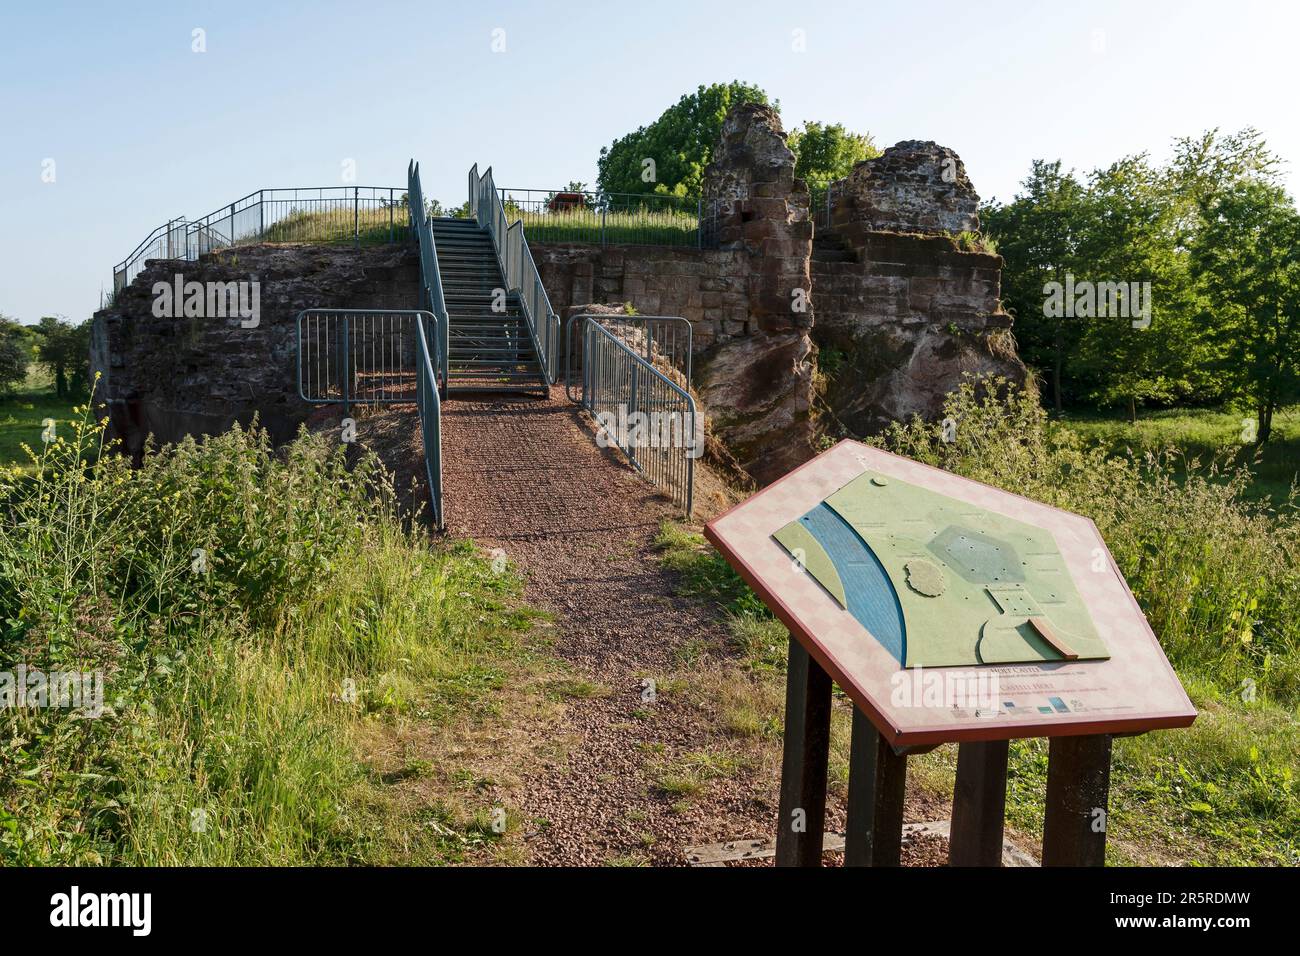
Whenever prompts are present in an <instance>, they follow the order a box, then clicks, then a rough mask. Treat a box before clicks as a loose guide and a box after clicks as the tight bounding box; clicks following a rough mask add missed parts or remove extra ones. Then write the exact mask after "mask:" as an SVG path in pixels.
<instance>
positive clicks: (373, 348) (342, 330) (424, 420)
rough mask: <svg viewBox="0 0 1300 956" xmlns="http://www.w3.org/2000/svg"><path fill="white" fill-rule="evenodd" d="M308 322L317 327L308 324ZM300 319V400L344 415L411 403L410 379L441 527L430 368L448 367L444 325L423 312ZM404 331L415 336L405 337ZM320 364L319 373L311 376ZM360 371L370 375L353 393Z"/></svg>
mask: <svg viewBox="0 0 1300 956" xmlns="http://www.w3.org/2000/svg"><path fill="white" fill-rule="evenodd" d="M313 319H315V320H316V322H317V324H316V325H315V326H314V327H309V326H307V325H306V323H308V322H311V321H312V320H313ZM322 320H323V321H324V323H325V326H324V329H323V330H322V329H321V328H320V325H319V322H320V321H322ZM332 320H333V321H334V322H335V323H336V324H333V325H331V321H332ZM404 320H409V323H410V325H409V326H408V325H407V321H404ZM297 321H298V338H297V343H298V344H297V353H298V356H297V361H298V397H299V398H301V399H302V400H303V401H304V402H308V403H310V404H314V405H324V404H341V405H342V406H343V410H344V414H345V415H346V414H348V412H349V410H350V408H351V406H352V405H354V404H357V405H381V404H409V403H410V401H411V392H410V387H411V380H412V378H414V381H415V404H416V408H417V409H418V412H419V417H420V436H421V441H422V442H423V445H424V468H425V476H426V478H427V479H428V482H429V502H430V505H431V507H432V508H433V520H434V524H435V525H436V526H437V527H438V528H442V527H443V526H444V525H443V519H444V514H443V496H442V400H441V396H440V395H439V394H438V392H439V388H438V375H437V372H436V371H435V370H436V369H440V368H445V367H446V364H445V355H446V351H445V346H444V344H443V343H445V341H446V337H445V332H444V330H445V327H446V326H445V323H443V322H440V321H439V319H438V317H437V316H436V315H434V314H433V313H432V312H430V311H428V310H425V309H418V310H412V309H303V310H302V311H301V312H299V313H298V320H297ZM411 326H413V329H411ZM322 331H323V332H324V335H323V340H324V341H323V344H322V342H321V339H322V335H321V332H322ZM408 331H413V332H414V335H413V336H411V337H410V338H408V336H407V333H408ZM412 339H413V340H414V341H413V343H412ZM358 343H360V344H359V345H358ZM313 344H315V348H314V349H313ZM412 344H413V348H410V347H409V346H411V345H412ZM322 352H323V353H324V355H323V356H322V354H321V353H322ZM412 353H413V356H412ZM313 358H314V359H315V361H313ZM412 358H413V361H412V360H411V359H412ZM317 365H319V366H320V369H322V370H323V372H324V374H320V371H319V370H318V371H317V372H316V373H315V374H313V373H312V372H311V371H309V370H308V369H309V367H315V366H317ZM362 370H364V374H366V375H369V376H371V379H370V384H369V385H368V386H367V387H366V388H364V389H361V388H359V387H358V383H360V382H361V380H362Z"/></svg>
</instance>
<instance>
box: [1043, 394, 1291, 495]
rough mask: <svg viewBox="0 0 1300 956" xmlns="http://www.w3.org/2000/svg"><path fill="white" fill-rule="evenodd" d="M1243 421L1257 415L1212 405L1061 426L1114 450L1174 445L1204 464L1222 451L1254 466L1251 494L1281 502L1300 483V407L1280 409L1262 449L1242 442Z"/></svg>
mask: <svg viewBox="0 0 1300 956" xmlns="http://www.w3.org/2000/svg"><path fill="white" fill-rule="evenodd" d="M1243 419H1246V420H1247V421H1249V422H1253V421H1254V419H1253V418H1249V417H1248V416H1245V415H1242V414H1240V413H1234V412H1229V411H1220V410H1213V409H1179V408H1176V409H1168V410H1164V411H1156V412H1144V413H1143V414H1142V416H1141V418H1139V419H1138V422H1137V424H1136V425H1130V424H1129V421H1128V419H1127V418H1125V417H1122V416H1118V415H1103V414H1100V413H1089V414H1079V413H1073V412H1072V413H1069V414H1067V415H1066V416H1065V417H1064V418H1062V419H1061V424H1062V425H1063V426H1064V427H1066V428H1069V429H1070V430H1071V431H1074V432H1076V433H1077V434H1079V435H1081V436H1082V437H1083V438H1085V439H1088V440H1090V441H1097V442H1099V443H1101V444H1102V445H1104V446H1105V447H1106V448H1107V449H1109V450H1110V451H1112V452H1117V453H1118V452H1122V451H1123V450H1124V449H1125V448H1126V447H1127V448H1132V449H1133V450H1134V451H1148V450H1159V449H1162V448H1169V447H1174V448H1177V449H1178V450H1179V451H1180V453H1182V454H1185V455H1186V456H1187V457H1189V458H1199V459H1200V460H1201V461H1202V462H1205V461H1208V460H1209V459H1210V458H1212V457H1214V456H1215V455H1218V456H1219V457H1220V458H1226V459H1227V460H1230V461H1232V462H1234V463H1237V464H1246V465H1249V467H1250V468H1251V471H1252V472H1253V474H1254V478H1253V481H1252V482H1251V486H1250V488H1249V489H1248V490H1247V493H1246V496H1247V497H1250V498H1264V497H1268V498H1271V499H1272V500H1273V501H1274V502H1275V503H1277V504H1280V503H1282V502H1283V501H1285V500H1286V497H1287V494H1288V492H1289V491H1290V488H1291V485H1292V484H1293V483H1295V482H1297V481H1300V406H1292V407H1290V408H1285V409H1281V410H1280V411H1278V413H1277V414H1276V415H1275V416H1274V419H1273V438H1272V440H1271V441H1270V442H1269V443H1268V444H1267V445H1265V446H1264V447H1263V448H1262V449H1259V450H1257V449H1256V448H1255V447H1254V445H1253V444H1252V443H1248V442H1243V441H1242V432H1243V427H1245V426H1244V424H1243Z"/></svg>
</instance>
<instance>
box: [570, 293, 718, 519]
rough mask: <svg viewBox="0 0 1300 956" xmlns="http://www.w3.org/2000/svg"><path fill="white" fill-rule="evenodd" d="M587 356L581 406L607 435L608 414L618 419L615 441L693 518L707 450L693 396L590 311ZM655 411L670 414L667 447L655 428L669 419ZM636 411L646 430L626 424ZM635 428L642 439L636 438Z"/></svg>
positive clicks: (585, 326)
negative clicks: (700, 462)
mask: <svg viewBox="0 0 1300 956" xmlns="http://www.w3.org/2000/svg"><path fill="white" fill-rule="evenodd" d="M600 318H606V317H605V316H601V317H600ZM583 356H584V361H583V367H582V399H581V405H582V407H583V408H585V409H586V410H587V412H588V413H589V414H590V415H591V416H592V417H593V418H595V419H596V421H597V423H598V424H600V425H601V430H602V432H603V434H604V435H605V436H606V437H607V438H608V437H610V434H611V427H610V425H611V422H610V419H611V418H613V419H614V427H613V429H612V438H613V441H612V444H613V445H614V446H615V447H617V448H618V449H619V450H620V451H621V452H623V454H624V456H625V457H626V458H627V460H628V462H629V463H630V464H631V465H632V467H633V468H635V469H636V470H637V471H638V472H640V473H641V474H642V475H643V476H644V477H645V478H646V479H647V480H649V481H650V482H651V484H654V485H656V486H658V487H661V488H665V489H667V490H668V491H669V493H670V495H671V497H672V498H673V500H674V501H681V502H682V503H683V505H684V508H685V512H686V517H687V518H689V517H690V516H691V512H692V511H693V509H694V500H695V459H696V458H698V457H699V456H700V455H701V454H702V453H703V451H704V449H703V443H702V441H701V435H702V432H703V429H702V427H701V426H702V424H703V421H702V419H701V418H700V417H699V411H698V409H697V408H696V406H695V399H694V398H692V397H691V393H690V392H689V391H687V390H686V389H684V388H682V387H681V386H680V385H678V384H677V383H676V382H674V381H673V380H672V379H670V378H669V377H668V376H667V375H665V374H664V373H663V372H661V371H660V370H659V369H657V368H655V367H654V365H653V364H651V363H650V362H649V361H647V360H646V359H644V358H642V357H641V356H640V355H638V354H637V353H636V352H635V351H633V349H632V348H631V347H630V346H629V345H628V344H627V343H626V342H624V341H623V340H622V339H621V338H619V336H617V335H615V334H614V332H613V331H611V330H610V329H608V328H606V327H605V326H604V325H602V324H600V322H598V321H596V317H592V316H588V317H587V320H586V322H585V323H584V324H583ZM587 358H590V361H587V360H586V359H587ZM655 414H658V415H659V416H665V415H666V416H668V418H667V419H666V423H667V427H668V432H669V442H668V444H667V446H666V447H665V446H664V445H663V444H662V443H660V442H658V441H656V440H655V438H654V434H655V432H656V430H658V429H662V428H663V427H664V424H663V423H664V422H665V419H663V418H660V419H656V418H654V417H653V416H654V415H655ZM633 415H641V416H644V419H645V420H646V421H647V422H648V432H649V434H648V436H647V432H646V431H644V430H642V429H641V428H640V426H635V427H634V428H633V429H632V431H628V430H627V429H625V427H624V426H625V424H626V423H629V422H630V421H631V418H632V416H633ZM602 418H603V419H604V421H602ZM674 421H675V422H678V423H680V426H679V428H678V429H677V431H676V437H677V438H678V439H680V443H678V444H674V443H673V442H674V435H673V429H672V423H673V422H674ZM657 423H658V424H657ZM632 432H635V434H636V435H637V436H638V441H636V442H634V441H633V440H632V438H631V434H632ZM642 436H646V437H649V439H650V442H649V444H648V445H642V444H641V443H640V441H639V439H640V438H641V437H642ZM661 437H662V434H661ZM646 449H648V452H647V451H646ZM674 452H676V454H674Z"/></svg>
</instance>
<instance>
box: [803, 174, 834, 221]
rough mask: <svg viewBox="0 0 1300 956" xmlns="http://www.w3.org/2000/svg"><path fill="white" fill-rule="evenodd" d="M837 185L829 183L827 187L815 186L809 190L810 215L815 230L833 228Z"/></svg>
mask: <svg viewBox="0 0 1300 956" xmlns="http://www.w3.org/2000/svg"><path fill="white" fill-rule="evenodd" d="M834 196H835V184H834V183H827V184H826V185H825V186H813V187H811V188H810V189H809V210H808V212H809V215H810V216H811V217H812V221H813V228H814V229H829V228H830V227H831V204H832V202H833V201H834Z"/></svg>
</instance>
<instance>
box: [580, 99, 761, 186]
mask: <svg viewBox="0 0 1300 956" xmlns="http://www.w3.org/2000/svg"><path fill="white" fill-rule="evenodd" d="M767 102H768V98H767V94H766V93H765V92H763V90H761V89H760V88H759V87H757V86H752V85H750V84H748V83H742V82H740V81H739V80H734V81H732V82H731V83H714V84H712V85H711V86H701V87H699V89H697V90H696V91H695V92H694V93H688V94H686V95H685V96H683V97H682V98H681V99H680V100H678V101H677V102H676V103H675V104H673V105H672V106H670V107H669V108H668V109H666V110H665V111H664V112H663V114H662V115H660V117H659V118H658V119H656V120H655V121H654V122H653V123H651V124H650V125H649V126H642V127H640V128H639V129H637V130H635V131H633V132H631V133H628V134H627V135H626V136H622V137H620V138H619V139H616V140H614V142H613V143H611V144H610V145H609V146H606V147H604V148H603V149H601V151H600V158H599V160H597V162H596V168H597V171H598V175H597V182H598V183H599V185H600V188H601V189H602V190H603V191H605V192H607V193H663V194H667V195H674V196H698V195H699V194H700V190H701V187H702V185H703V179H704V167H705V166H707V165H708V164H709V160H710V158H711V157H712V155H713V147H714V144H715V143H717V141H718V135H719V134H720V133H721V132H722V121H723V119H724V118H725V117H726V115H727V111H728V110H730V109H731V108H732V107H733V106H735V105H737V104H739V103H767ZM778 105H779V104H778ZM647 160H650V161H652V163H647V162H646V161H647Z"/></svg>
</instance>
